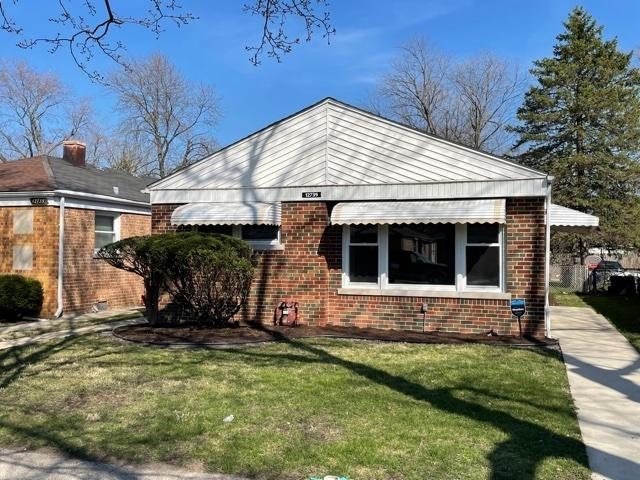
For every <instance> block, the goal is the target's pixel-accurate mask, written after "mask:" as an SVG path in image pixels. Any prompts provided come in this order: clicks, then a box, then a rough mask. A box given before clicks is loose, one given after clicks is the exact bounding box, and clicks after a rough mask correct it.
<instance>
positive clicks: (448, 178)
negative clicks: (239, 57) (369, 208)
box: [148, 98, 546, 195]
mask: <svg viewBox="0 0 640 480" xmlns="http://www.w3.org/2000/svg"><path fill="white" fill-rule="evenodd" d="M545 178H546V175H545V174H544V173H541V172H538V171H536V170H533V169H530V168H528V167H524V166H522V165H518V164H516V163H513V162H510V161H508V160H505V159H503V158H500V157H497V156H494V155H490V154H487V153H483V152H480V151H477V150H474V149H471V148H467V147H464V146H462V145H458V144H454V143H451V142H449V141H446V140H443V139H440V138H437V137H434V136H431V135H427V134H425V133H422V132H419V131H416V130H414V129H411V128H408V127H405V126H403V125H400V124H397V123H395V122H392V121H390V120H387V119H384V118H382V117H379V116H376V115H373V114H371V113H367V112H365V111H362V110H360V109H357V108H355V107H352V106H350V105H347V104H344V103H342V102H339V101H337V100H334V99H330V98H329V99H325V100H323V101H321V102H319V103H317V104H315V105H312V106H311V107H309V108H307V109H305V110H302V111H301V112H298V113H296V114H294V115H292V116H290V117H287V118H285V119H284V120H281V121H279V122H277V123H274V124H273V125H270V126H268V127H266V128H264V129H262V130H260V131H258V132H256V133H254V134H252V135H250V136H248V137H246V138H244V139H242V140H240V141H238V142H236V143H234V144H232V145H229V146H228V147H226V148H223V149H222V150H219V151H218V152H216V153H214V154H212V155H211V156H209V157H207V158H205V159H203V160H201V161H200V162H197V163H195V164H193V165H191V166H189V167H187V168H185V169H183V170H179V171H178V172H176V173H174V174H173V175H170V176H169V177H166V178H164V179H162V180H159V181H158V182H156V183H154V184H152V185H150V186H149V187H148V188H149V190H151V191H159V190H174V191H179V190H194V189H195V190H209V191H212V190H220V189H282V188H287V187H303V186H307V187H308V186H327V187H328V186H367V185H411V184H414V185H416V184H434V183H436V184H437V183H441V182H445V183H446V182H474V181H481V182H483V181H489V182H491V181H504V180H506V181H521V180H539V179H545ZM543 194H544V192H540V193H539V195H543Z"/></svg>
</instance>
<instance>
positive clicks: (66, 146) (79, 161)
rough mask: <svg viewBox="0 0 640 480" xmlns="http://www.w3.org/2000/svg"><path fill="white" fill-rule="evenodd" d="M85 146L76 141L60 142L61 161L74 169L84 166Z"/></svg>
mask: <svg viewBox="0 0 640 480" xmlns="http://www.w3.org/2000/svg"><path fill="white" fill-rule="evenodd" d="M86 153H87V144H86V143H84V142H79V141H77V140H65V141H64V142H62V159H63V160H66V161H67V162H70V163H71V164H72V165H74V166H76V167H84V166H85V164H86V163H85V156H86Z"/></svg>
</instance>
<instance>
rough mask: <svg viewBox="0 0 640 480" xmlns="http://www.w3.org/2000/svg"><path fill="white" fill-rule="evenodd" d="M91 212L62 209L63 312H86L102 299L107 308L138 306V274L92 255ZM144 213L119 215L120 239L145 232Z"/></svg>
mask: <svg viewBox="0 0 640 480" xmlns="http://www.w3.org/2000/svg"><path fill="white" fill-rule="evenodd" d="M94 231H95V212H94V211H93V210H81V209H75V208H66V209H65V252H64V264H65V265H64V266H65V270H64V281H63V284H64V311H65V313H69V312H87V311H89V310H90V309H91V306H92V305H93V304H94V303H96V302H98V301H103V300H106V301H107V302H108V304H109V307H110V308H118V307H128V306H139V305H140V296H141V295H142V293H143V292H144V290H143V288H142V281H141V279H140V277H138V276H137V275H134V274H132V273H127V272H125V271H122V270H118V269H116V268H113V267H111V266H109V265H107V264H106V263H105V262H103V261H101V260H98V259H96V258H94V252H93V250H94ZM149 232H150V218H149V216H148V215H135V214H126V213H123V214H121V215H120V238H127V237H132V236H137V235H148V234H149Z"/></svg>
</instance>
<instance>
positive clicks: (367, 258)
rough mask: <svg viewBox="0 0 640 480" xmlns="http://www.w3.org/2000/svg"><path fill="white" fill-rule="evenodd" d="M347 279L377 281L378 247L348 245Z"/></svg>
mask: <svg viewBox="0 0 640 480" xmlns="http://www.w3.org/2000/svg"><path fill="white" fill-rule="evenodd" d="M349 279H350V281H351V283H354V282H370V283H376V282H377V281H378V247H374V246H364V247H359V246H351V247H349Z"/></svg>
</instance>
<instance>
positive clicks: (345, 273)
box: [342, 225, 386, 289]
mask: <svg viewBox="0 0 640 480" xmlns="http://www.w3.org/2000/svg"><path fill="white" fill-rule="evenodd" d="M377 232H378V241H377V243H354V244H353V245H354V246H360V247H378V281H377V282H352V281H351V279H350V278H349V262H350V261H351V260H350V258H349V250H350V249H349V247H350V246H351V245H352V243H351V226H350V225H344V227H343V229H342V286H343V287H349V286H357V287H358V288H372V289H379V288H380V287H381V284H382V282H383V281H384V278H385V277H386V274H384V275H385V276H384V277H383V275H382V274H381V267H380V265H382V262H383V260H385V259H386V256H385V255H383V254H382V251H383V248H382V234H381V229H380V225H379V226H378V229H377Z"/></svg>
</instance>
